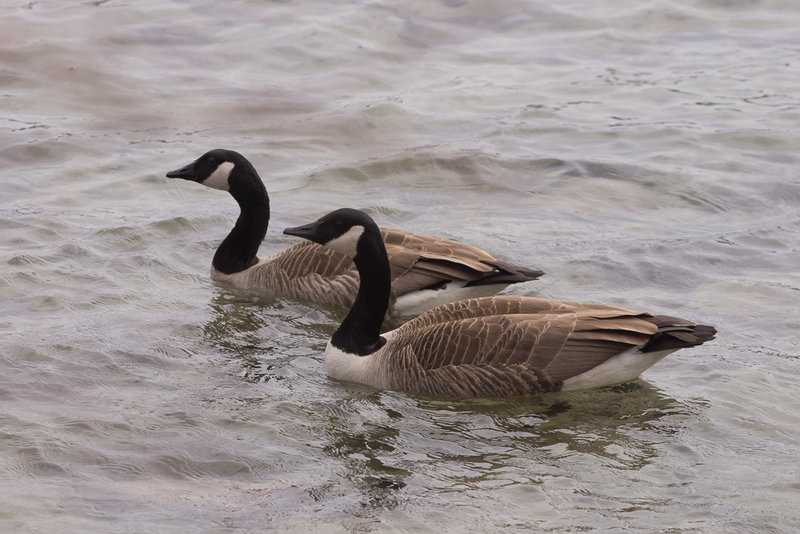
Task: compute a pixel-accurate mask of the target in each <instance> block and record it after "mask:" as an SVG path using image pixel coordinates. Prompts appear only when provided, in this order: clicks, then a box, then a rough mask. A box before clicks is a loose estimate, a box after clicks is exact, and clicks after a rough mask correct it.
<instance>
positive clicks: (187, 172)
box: [167, 162, 195, 180]
mask: <svg viewBox="0 0 800 534" xmlns="http://www.w3.org/2000/svg"><path fill="white" fill-rule="evenodd" d="M167 178H183V179H184V180H194V178H195V176H194V162H192V163H190V164H188V165H186V166H185V167H181V168H180V169H177V170H174V171H169V172H168V173H167Z"/></svg>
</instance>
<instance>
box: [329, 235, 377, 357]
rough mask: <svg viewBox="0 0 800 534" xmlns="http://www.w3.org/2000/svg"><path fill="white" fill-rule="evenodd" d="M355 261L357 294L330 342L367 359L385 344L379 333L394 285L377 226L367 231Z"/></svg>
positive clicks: (362, 238)
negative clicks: (392, 284)
mask: <svg viewBox="0 0 800 534" xmlns="http://www.w3.org/2000/svg"><path fill="white" fill-rule="evenodd" d="M353 261H354V262H355V264H356V268H357V269H358V276H359V278H360V282H359V285H358V294H357V295H356V300H355V302H354V303H353V307H352V308H351V309H350V313H348V314H347V317H345V319H344V321H342V324H341V326H340V327H339V329H338V330H336V332H335V333H334V334H333V337H332V338H331V343H332V344H333V346H334V347H336V348H338V349H340V350H343V351H344V352H349V353H351V354H358V355H359V356H366V355H368V354H371V353H373V352H375V351H376V350H378V349H379V348H381V347H382V346H383V344H384V343H386V339H384V338H382V337H381V335H380V330H381V325H382V324H383V318H384V316H385V315H386V310H387V309H388V307H389V297H390V294H391V283H392V277H391V271H390V268H389V258H388V257H387V255H386V247H385V246H384V244H383V239H382V238H381V235H380V231H379V230H378V228H377V227H375V228H374V229H367V231H366V232H365V233H364V234H363V235H362V237H361V242H360V243H359V245H358V255H357V256H356V257H355V259H354V260H353Z"/></svg>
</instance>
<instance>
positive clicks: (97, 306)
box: [0, 0, 800, 533]
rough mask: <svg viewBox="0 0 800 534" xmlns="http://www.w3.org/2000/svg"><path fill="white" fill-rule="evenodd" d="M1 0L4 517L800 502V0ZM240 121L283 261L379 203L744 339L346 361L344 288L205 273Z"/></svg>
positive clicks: (432, 228) (712, 521)
mask: <svg viewBox="0 0 800 534" xmlns="http://www.w3.org/2000/svg"><path fill="white" fill-rule="evenodd" d="M606 4H608V3H606ZM0 16H2V19H3V21H4V24H3V28H4V29H3V32H2V36H0V110H2V113H0V172H1V173H2V180H0V184H2V185H0V188H1V189H0V191H1V193H0V228H2V240H1V241H0V264H2V266H3V267H2V270H0V294H2V300H0V332H2V334H3V343H2V349H1V350H0V376H2V377H3V380H2V382H1V383H0V403H2V404H1V405H2V410H0V449H1V452H0V485H2V495H3V497H2V504H3V506H0V530H3V531H9V532H11V531H15V532H53V531H56V532H143V531H146V532H164V533H168V532H187V531H192V532H247V531H255V532H257V531H269V530H272V531H279V532H280V531H298V532H299V531H302V532H326V533H328V532H443V531H444V532H487V531H495V532H524V531H530V530H538V531H555V532H564V531H623V532H703V533H706V532H794V531H797V530H800V514H798V512H797V509H798V505H800V498H799V497H798V495H800V481H799V477H798V475H800V473H798V468H797V466H798V464H800V453H798V445H800V438H799V437H798V436H800V415H798V412H797V385H796V384H797V380H798V378H800V363H798V356H800V342H798V336H797V332H798V330H800V320H798V298H800V277H798V274H797V266H798V264H800V261H799V260H800V255H799V254H798V252H800V208H798V206H799V205H800V178H798V171H797V168H798V165H797V154H798V152H799V151H798V149H799V148H800V146H798V138H800V136H799V135H798V134H799V133H800V132H798V126H797V125H798V124H800V99H799V98H798V96H797V80H798V78H799V77H800V70H798V62H797V58H798V52H799V51H800V45H798V42H797V27H798V26H799V25H800V13H798V11H797V8H796V6H795V5H794V2H788V1H780V0H764V1H758V0H754V1H747V2H745V1H735V0H706V1H701V2H688V1H682V0H647V1H644V2H642V1H626V0H620V1H615V2H612V3H610V5H601V4H600V3H597V2H587V1H578V0H574V1H568V2H558V3H556V4H555V5H553V3H552V2H539V1H522V0H519V1H512V2H504V3H502V4H496V3H485V2H483V3H482V2H470V1H442V2H427V1H426V2H421V1H420V2H417V1H408V2H388V1H383V0H378V1H373V2H355V3H344V2H342V3H333V4H332V3H329V2H313V1H312V2H302V3H300V2H298V3H294V2H273V3H265V2H254V1H245V0H240V1H235V2H224V3H220V2H203V1H184V2H179V1H161V2H152V1H147V0H144V1H139V2H135V3H126V2H117V1H114V0H111V1H100V2H74V1H73V2H59V3H51V2H30V3H24V2H19V3H14V2H3V3H2V4H0ZM216 147H224V148H231V149H235V150H238V151H240V152H242V153H243V154H245V155H246V156H247V157H248V158H250V159H251V161H252V162H253V163H254V165H255V166H256V168H257V169H258V170H259V172H260V173H261V175H262V177H263V178H264V179H265V182H266V184H267V188H268V190H269V192H270V196H271V199H272V212H273V217H272V222H271V226H270V231H269V233H268V235H267V238H266V239H265V241H264V244H263V246H262V253H263V254H267V253H270V252H273V251H276V250H280V249H281V248H284V247H286V246H289V245H291V244H293V243H295V240H294V239H293V238H290V237H288V236H283V235H281V233H280V230H282V229H283V228H285V227H287V226H292V225H296V224H301V223H304V222H308V221H310V220H312V219H314V218H316V217H318V216H320V215H321V214H323V213H325V212H327V211H329V210H331V209H334V208H337V207H341V206H352V207H358V208H363V209H367V210H368V211H369V212H370V213H371V214H372V215H373V216H374V217H375V218H376V219H378V221H379V222H380V223H381V224H384V225H386V226H394V227H402V228H405V229H408V230H413V231H418V232H422V233H429V234H435V235H440V236H444V237H450V238H455V239H460V240H465V241H469V242H471V243H474V244H476V245H478V246H481V247H482V248H485V249H487V250H489V251H492V252H493V253H495V254H496V255H498V256H499V257H501V258H503V259H505V260H508V261H512V262H517V263H522V264H528V265H531V266H532V267H536V268H541V269H543V270H545V271H547V273H548V274H547V276H546V277H545V278H542V279H541V280H540V281H537V282H534V283H529V284H525V285H521V286H518V287H515V288H513V289H511V290H508V292H509V293H511V294H518V295H535V296H545V297H552V298H563V299H570V300H585V301H593V302H603V303H607V304H612V305H618V306H624V307H628V308H634V309H644V310H649V311H653V312H659V313H671V314H675V315H680V316H683V317H687V318H690V319H694V320H698V321H703V322H707V323H710V324H714V325H716V326H717V327H718V330H719V336H718V339H717V340H716V341H714V342H712V343H708V344H707V345H704V346H702V347H699V348H696V349H692V350H686V351H682V352H679V353H676V354H674V355H673V356H671V357H670V358H668V359H667V360H665V361H663V362H662V363H660V364H659V365H657V366H656V367H654V368H652V369H651V370H649V371H647V372H646V373H645V374H644V376H643V378H642V379H641V380H638V381H636V382H633V383H630V384H624V385H620V386H616V387H611V388H605V389H602V390H596V391H588V392H580V393H574V394H569V395H552V396H546V397H542V398H514V399H505V400H491V401H490V400H473V401H458V402H456V401H449V400H447V399H427V398H420V397H415V396H412V395H406V394H402V393H395V392H380V391H374V390H371V389H369V388H363V387H358V386H354V385H350V384H343V383H338V382H335V381H332V380H329V379H328V378H327V377H326V376H325V369H324V363H323V358H322V351H323V349H324V346H325V342H326V340H327V337H328V336H329V335H330V334H331V333H332V332H333V330H334V328H335V324H336V321H338V320H340V319H341V317H342V312H341V311H340V310H329V309H319V308H314V307H311V306H307V305H303V304H300V303H295V302H291V301H286V300H281V299H270V298H264V297H258V296H254V295H249V294H247V293H245V292H241V291H237V290H234V289H232V288H230V287H227V286H224V285H220V284H216V283H213V282H211V281H210V279H209V276H208V269H209V266H210V261H211V257H212V255H213V251H214V249H215V247H216V245H217V244H218V243H219V241H220V240H221V239H222V238H223V237H224V235H225V234H226V232H227V231H228V230H229V229H230V227H231V225H232V223H233V220H234V218H235V216H236V206H235V203H234V202H233V200H232V199H231V198H230V197H229V196H227V195H225V194H224V193H221V192H219V191H212V190H208V189H205V188H202V187H199V186H197V185H196V184H191V183H187V182H183V181H180V182H179V181H170V180H167V179H166V178H164V173H165V172H166V171H168V170H171V169H174V168H177V167H179V166H181V165H184V164H185V163H188V162H189V161H191V160H192V159H194V158H196V157H197V156H199V155H200V154H201V153H203V152H205V151H206V150H208V149H211V148H216Z"/></svg>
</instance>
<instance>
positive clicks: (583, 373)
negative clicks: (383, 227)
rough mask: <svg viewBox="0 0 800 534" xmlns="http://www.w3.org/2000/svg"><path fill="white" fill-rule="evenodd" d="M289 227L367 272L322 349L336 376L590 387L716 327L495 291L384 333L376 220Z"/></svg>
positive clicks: (456, 384)
mask: <svg viewBox="0 0 800 534" xmlns="http://www.w3.org/2000/svg"><path fill="white" fill-rule="evenodd" d="M284 233H285V234H289V235H294V236H298V237H304V238H306V239H309V240H313V241H315V242H316V243H319V244H321V245H324V246H326V247H329V248H331V249H334V250H338V251H339V252H341V253H343V254H346V255H348V256H350V257H351V258H353V261H354V262H355V264H356V267H357V268H358V272H359V274H360V275H361V281H360V285H359V290H358V296H357V297H356V301H355V303H354V304H353V307H352V308H351V310H350V313H349V314H348V315H347V317H345V319H344V321H343V322H342V324H341V326H340V327H339V329H338V330H336V332H335V333H334V334H333V337H331V339H330V341H329V342H328V345H327V347H326V349H325V364H326V367H327V369H328V374H329V376H331V377H333V378H336V379H339V380H345V381H349V382H358V383H362V384H367V385H370V386H373V387H376V388H381V389H393V390H401V391H409V392H412V393H419V394H424V395H433V396H439V395H441V396H450V397H498V396H510V395H521V394H528V393H543V392H551V391H559V390H562V391H568V390H576V389H585V388H592V387H599V386H605V385H610V384H616V383H619V382H625V381H628V380H633V379H634V378H636V377H637V376H639V374H640V373H641V372H642V371H644V370H645V369H647V368H648V367H650V366H651V365H653V364H655V363H656V362H657V361H659V360H660V359H662V358H663V357H664V356H666V355H667V354H669V353H671V352H673V351H675V350H677V349H679V348H683V347H692V346H695V345H700V344H701V343H703V342H705V341H708V340H710V339H712V338H713V337H714V334H715V333H716V330H715V329H714V327H712V326H706V325H696V324H693V323H692V322H690V321H687V320H685V319H678V318H675V317H666V316H660V315H656V316H653V315H650V314H648V313H638V312H632V311H628V310H623V309H621V308H612V307H610V306H602V305H597V304H580V303H573V302H560V301H556V300H546V299H539V298H532V297H515V296H506V297H501V296H495V297H482V298H475V299H468V300H462V301H460V302H454V303H451V304H447V305H444V306H439V307H437V308H433V309H432V310H428V311H427V312H425V313H424V314H422V315H420V316H419V317H416V318H415V319H412V320H410V321H408V322H407V323H405V324H403V325H402V326H400V327H398V328H396V329H395V330H391V331H389V332H385V333H384V334H383V335H381V334H380V328H381V322H382V320H383V316H384V313H385V311H386V307H387V306H388V304H389V299H390V292H389V272H390V270H389V262H388V261H387V257H386V249H385V248H384V246H383V243H382V241H381V234H380V232H379V229H378V227H377V226H376V225H375V222H374V221H373V220H372V219H371V218H370V217H369V216H368V215H366V214H365V213H363V212H361V211H357V210H353V209H346V208H344V209H340V210H336V211H334V212H331V213H329V214H328V215H325V216H324V217H322V218H321V219H319V220H317V221H316V222H313V223H310V224H307V225H304V226H298V227H295V228H287V229H286V230H284Z"/></svg>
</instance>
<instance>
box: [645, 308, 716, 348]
mask: <svg viewBox="0 0 800 534" xmlns="http://www.w3.org/2000/svg"><path fill="white" fill-rule="evenodd" d="M647 320H648V321H650V322H651V323H653V324H654V325H656V326H657V327H658V332H656V333H655V334H654V335H653V337H652V339H650V341H648V342H647V344H646V345H645V346H644V347H642V352H654V351H657V350H669V349H682V348H686V347H695V346H697V345H702V344H703V343H705V342H706V341H710V340H712V339H714V335H715V334H716V333H717V329H716V328H714V327H713V326H709V325H705V324H694V323H692V322H690V321H687V320H686V319H679V318H678V317H669V316H667V315H656V316H653V317H648V318H647Z"/></svg>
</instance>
